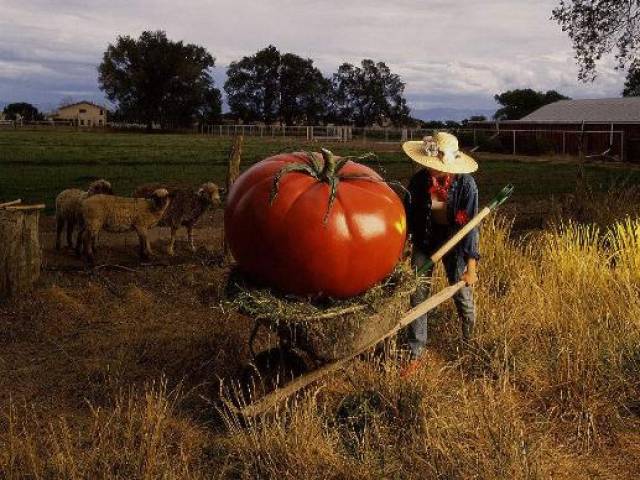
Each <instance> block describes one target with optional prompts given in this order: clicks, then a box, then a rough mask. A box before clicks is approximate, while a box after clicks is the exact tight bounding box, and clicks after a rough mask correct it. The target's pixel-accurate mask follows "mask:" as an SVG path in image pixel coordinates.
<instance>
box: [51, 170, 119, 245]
mask: <svg viewBox="0 0 640 480" xmlns="http://www.w3.org/2000/svg"><path fill="white" fill-rule="evenodd" d="M98 194H105V195H113V189H112V188H111V184H110V183H109V182H107V181H106V180H104V179H100V180H96V181H95V182H91V183H90V184H89V187H88V188H87V191H86V192H83V191H82V190H79V189H77V188H69V189H67V190H63V191H62V192H60V193H59V194H58V196H57V197H56V250H60V237H61V236H62V231H63V229H64V227H65V223H66V227H67V247H68V248H74V246H73V231H74V229H75V227H76V226H77V227H79V229H80V231H81V230H82V225H81V220H82V213H81V207H82V202H83V200H85V199H87V198H89V197H91V196H92V195H98ZM80 231H79V232H78V235H77V237H76V243H78V242H79V240H80V233H81V232H80Z"/></svg>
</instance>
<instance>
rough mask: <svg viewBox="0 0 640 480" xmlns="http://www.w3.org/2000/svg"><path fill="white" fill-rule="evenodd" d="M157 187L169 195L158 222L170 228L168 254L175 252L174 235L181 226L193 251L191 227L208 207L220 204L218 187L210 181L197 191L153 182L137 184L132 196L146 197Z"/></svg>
mask: <svg viewBox="0 0 640 480" xmlns="http://www.w3.org/2000/svg"><path fill="white" fill-rule="evenodd" d="M158 188H166V189H167V190H168V191H169V196H170V197H171V205H170V206H169V208H168V209H167V212H166V213H165V214H164V216H163V217H162V220H160V222H159V223H158V225H159V226H165V227H170V228H171V239H170V240H169V245H168V247H167V253H168V254H169V255H174V254H175V250H174V247H175V243H176V235H177V233H178V230H179V229H180V227H183V226H184V227H185V228H186V229H187V238H188V241H189V247H190V249H191V251H192V252H195V250H196V247H195V245H194V243H193V227H194V226H195V224H196V223H197V222H198V220H200V218H201V217H202V215H203V214H204V213H205V212H206V211H207V210H208V209H209V208H211V207H216V206H218V205H220V204H221V201H220V189H219V188H218V186H217V185H216V184H215V183H212V182H207V183H204V184H202V185H201V186H200V188H199V189H198V190H197V191H194V190H193V189H192V188H188V187H178V186H171V185H167V184H161V183H153V184H146V185H141V186H139V187H138V188H136V190H135V191H134V192H133V196H134V197H137V198H148V197H149V195H150V194H151V193H152V192H153V191H154V190H156V189H158Z"/></svg>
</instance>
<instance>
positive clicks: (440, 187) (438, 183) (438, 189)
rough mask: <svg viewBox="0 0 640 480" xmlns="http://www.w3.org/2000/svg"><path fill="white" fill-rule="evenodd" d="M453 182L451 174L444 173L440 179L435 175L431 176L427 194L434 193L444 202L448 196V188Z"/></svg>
mask: <svg viewBox="0 0 640 480" xmlns="http://www.w3.org/2000/svg"><path fill="white" fill-rule="evenodd" d="M452 183H453V175H445V176H444V177H441V179H439V178H437V177H431V186H430V187H429V194H430V195H432V196H433V195H435V196H436V197H437V198H438V200H440V201H441V202H446V201H447V199H448V198H449V188H451V184H452Z"/></svg>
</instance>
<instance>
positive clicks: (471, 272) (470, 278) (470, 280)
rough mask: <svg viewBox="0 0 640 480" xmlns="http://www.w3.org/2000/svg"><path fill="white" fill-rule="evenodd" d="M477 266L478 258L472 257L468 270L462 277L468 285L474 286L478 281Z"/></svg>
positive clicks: (468, 263)
mask: <svg viewBox="0 0 640 480" xmlns="http://www.w3.org/2000/svg"><path fill="white" fill-rule="evenodd" d="M476 266H477V262H476V260H475V259H473V258H470V259H469V261H468V262H467V270H466V271H465V272H464V274H463V275H462V278H461V280H464V282H465V283H466V284H467V286H468V287H472V286H474V285H475V284H476V283H478V272H477V270H476Z"/></svg>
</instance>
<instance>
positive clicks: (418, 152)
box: [402, 132, 478, 174]
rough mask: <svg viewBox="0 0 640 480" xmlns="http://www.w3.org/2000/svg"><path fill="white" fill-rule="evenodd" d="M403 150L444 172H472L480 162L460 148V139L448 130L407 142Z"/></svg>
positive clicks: (420, 162)
mask: <svg viewBox="0 0 640 480" xmlns="http://www.w3.org/2000/svg"><path fill="white" fill-rule="evenodd" d="M402 150H404V153H406V154H407V155H408V156H409V157H410V158H411V160H413V161H414V162H417V163H419V164H420V165H423V166H425V167H428V168H432V169H433V170H437V171H439V172H444V173H454V174H455V173H457V174H463V173H472V172H475V171H476V170H477V169H478V164H477V163H476V161H475V160H474V159H473V158H471V157H470V156H469V155H467V154H465V153H462V152H461V151H460V150H458V139H457V138H456V137H455V136H454V135H451V134H450V133H446V132H436V133H434V134H433V135H430V136H427V137H424V139H423V140H422V141H414V142H405V143H404V144H403V145H402Z"/></svg>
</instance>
